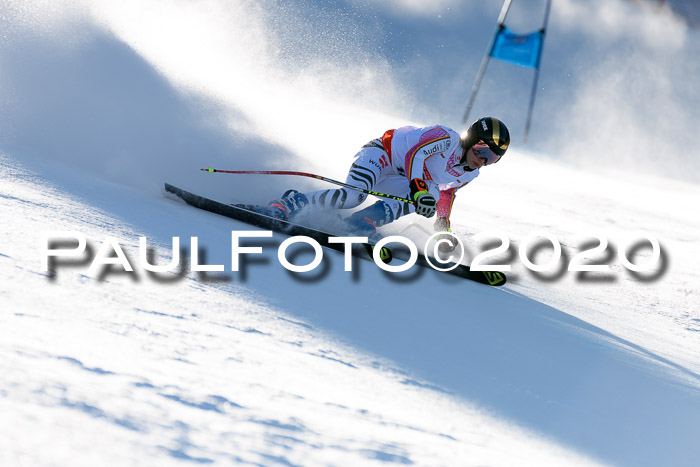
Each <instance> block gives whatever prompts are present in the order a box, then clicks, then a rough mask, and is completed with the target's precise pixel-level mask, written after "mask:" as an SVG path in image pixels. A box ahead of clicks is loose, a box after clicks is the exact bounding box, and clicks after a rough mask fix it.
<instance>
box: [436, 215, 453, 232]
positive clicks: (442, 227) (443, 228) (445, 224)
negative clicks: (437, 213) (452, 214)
mask: <svg viewBox="0 0 700 467" xmlns="http://www.w3.org/2000/svg"><path fill="white" fill-rule="evenodd" d="M433 229H435V231H436V232H452V230H450V219H448V218H447V217H438V218H437V219H435V223H434V224H433Z"/></svg>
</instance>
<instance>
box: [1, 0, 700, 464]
mask: <svg viewBox="0 0 700 467" xmlns="http://www.w3.org/2000/svg"><path fill="white" fill-rule="evenodd" d="M399 3H400V4H401V5H403V6H404V7H406V8H408V5H409V4H410V2H403V3H401V2H399ZM353 5H354V3H353V2H349V3H348V4H343V5H340V6H338V7H337V8H338V10H337V12H334V11H333V10H331V9H330V8H327V7H326V8H320V9H318V10H317V11H316V13H314V14H313V15H310V16H306V17H305V16H304V14H305V13H308V12H309V11H310V10H311V9H312V7H313V4H311V3H303V2H300V3H298V4H296V3H295V4H285V5H281V4H273V3H255V4H254V3H246V2H238V3H235V4H227V3H220V2H216V1H207V2H197V3H188V4H181V3H177V2H172V3H171V2H148V3H144V2H123V3H120V4H119V6H117V4H114V3H112V2H91V3H81V2H75V3H69V4H63V5H61V7H56V6H54V4H53V3H50V2H45V3H44V2H12V3H10V4H8V5H5V6H3V7H2V8H3V9H2V10H0V12H2V13H3V15H4V18H5V19H6V21H5V22H4V25H5V37H7V38H8V40H6V41H4V42H3V45H2V46H0V64H2V67H0V69H1V70H2V71H0V102H2V104H3V111H2V112H0V114H2V115H0V123H1V124H2V139H0V150H1V151H2V159H1V161H0V164H1V168H2V170H0V173H1V175H0V177H1V178H2V183H1V184H0V187H1V188H0V190H1V191H0V200H1V201H0V206H2V217H1V218H2V223H3V229H2V240H1V241H0V271H2V272H1V273H0V274H1V276H0V277H2V284H3V285H2V287H0V304H1V307H2V311H1V312H0V319H1V320H2V326H1V327H0V333H1V334H0V335H1V336H2V337H1V338H0V346H1V347H2V359H0V361H1V362H2V363H1V365H2V367H3V368H2V374H3V375H4V376H3V378H2V379H1V380H0V404H1V405H2V413H3V420H5V421H6V422H5V423H4V424H3V429H2V434H3V436H2V438H1V439H2V441H1V442H0V443H2V444H0V452H2V454H1V455H2V456H3V457H2V458H0V461H2V462H3V464H4V465H37V464H40V465H44V464H47V465H51V464H66V463H71V464H80V465H88V464H96V463H99V464H103V463H110V464H118V465H121V464H134V463H139V464H147V465H151V464H155V463H158V464H162V463H181V462H193V463H209V462H217V463H224V464H225V463H253V464H265V465H270V464H283V465H287V464H303V465H309V464H313V465H315V464H360V463H361V464H369V463H373V462H374V463H386V462H396V463H404V464H409V463H416V464H421V465H423V464H429V465H434V464H435V465H454V464H460V465H461V464H467V465H482V464H493V465H512V464H513V463H518V464H527V465H542V464H545V465H547V464H549V465H562V464H571V465H576V464H588V463H604V464H605V463H612V464H619V465H693V461H694V448H695V445H694V440H695V436H694V434H695V433H697V432H698V429H700V403H699V402H700V391H699V390H700V376H699V374H700V358H699V357H700V342H699V340H698V331H700V316H699V315H698V312H697V310H698V308H699V307H698V305H700V301H699V300H698V297H697V287H696V286H695V284H696V283H697V280H698V276H699V275H700V274H699V273H700V268H698V267H697V265H696V264H697V259H698V257H699V256H700V255H698V246H697V242H696V239H697V231H698V227H699V226H698V221H697V220H696V219H694V218H692V217H690V216H688V213H687V206H688V205H694V204H696V203H697V201H698V198H700V189H698V187H697V185H695V184H693V183H683V182H678V181H672V180H670V179H664V178H661V177H658V176H649V175H641V174H639V173H634V172H632V171H631V170H630V167H629V166H626V165H623V162H624V161H625V160H627V155H624V156H625V157H622V158H621V159H620V162H619V164H618V167H617V169H618V170H619V171H618V172H614V171H605V172H603V171H602V170H598V171H590V170H582V168H581V167H582V165H583V168H584V169H588V168H590V164H591V162H590V161H583V162H582V161H578V165H572V164H571V162H570V161H569V162H561V160H566V158H564V157H563V156H562V157H559V154H557V153H556V152H553V151H548V152H542V151H539V152H532V151H531V152H527V151H526V150H525V148H518V147H517V144H515V145H514V148H513V149H512V150H511V151H510V152H509V157H508V160H507V162H508V163H507V164H506V163H505V161H504V163H503V164H498V165H497V166H494V167H492V168H488V169H486V170H484V174H483V176H482V177H480V179H479V181H478V183H476V184H474V186H472V187H469V195H468V196H467V195H466V194H465V196H464V198H460V199H459V201H458V203H459V204H458V209H457V210H456V212H455V214H454V219H453V222H454V228H455V230H456V232H458V233H459V234H460V235H461V236H462V237H463V238H464V239H465V240H466V241H467V242H469V243H468V244H469V245H470V247H471V248H475V246H474V243H473V242H474V241H473V237H472V235H473V234H476V233H479V232H485V231H493V230H502V231H505V232H507V234H508V236H509V238H511V239H512V241H513V244H514V245H513V248H512V250H511V254H510V256H509V257H508V258H506V260H507V261H508V262H509V263H511V264H512V265H513V269H514V270H513V272H512V273H511V274H510V275H509V278H512V279H511V281H510V283H509V285H508V286H507V287H506V288H504V289H491V288H487V287H483V286H480V285H478V284H471V283H465V282H464V281H461V280H458V279H453V278H448V277H444V276H441V275H439V274H437V273H435V272H433V271H426V270H417V271H414V273H413V274H407V275H402V276H400V277H395V276H392V275H387V274H385V273H382V272H381V271H379V270H378V269H377V268H375V267H374V266H373V265H372V264H370V263H364V262H357V263H356V264H355V265H354V266H355V271H354V272H353V273H348V272H345V271H343V262H342V257H341V256H340V255H337V254H335V253H332V252H325V261H324V263H323V268H322V269H321V270H319V271H315V272H312V273H308V274H302V275H295V274H291V273H288V272H287V271H285V270H284V269H283V268H282V267H281V266H280V265H279V264H278V263H277V260H276V247H277V245H278V244H279V242H280V241H281V240H282V238H280V237H275V238H274V239H273V240H271V241H265V242H262V244H263V245H264V251H265V254H264V255H263V256H262V257H261V258H258V259H255V260H252V261H250V262H249V263H247V265H246V268H245V269H244V272H243V273H230V272H226V273H224V274H207V275H198V274H195V273H191V272H190V273H187V272H185V274H181V275H175V276H172V275H171V276H165V277H162V276H161V277H154V276H152V275H149V274H147V273H146V272H144V271H142V270H137V272H136V273H135V274H124V273H121V274H120V273H116V272H111V273H107V274H106V275H102V276H99V275H97V274H93V273H91V272H89V270H88V266H89V263H87V262H82V263H80V264H76V265H72V266H68V265H67V266H62V267H57V269H56V277H55V278H53V279H52V278H50V277H48V276H47V274H46V273H45V272H44V271H42V270H41V267H40V265H41V262H40V259H41V258H40V253H39V251H38V248H39V245H40V238H41V234H42V232H44V231H46V230H78V231H80V232H83V233H85V234H86V236H87V238H88V240H89V243H90V245H91V249H92V251H93V252H94V251H96V250H97V249H99V247H100V245H101V244H102V241H103V240H104V239H105V237H107V236H114V237H116V238H117V239H119V240H120V242H121V243H122V244H123V245H125V246H126V248H127V254H128V257H129V258H130V259H131V260H132V262H133V263H134V264H135V265H137V263H138V258H139V252H138V248H137V246H138V237H139V236H141V235H145V236H147V237H148V239H149V242H151V241H152V242H154V244H155V245H157V251H158V253H159V260H160V261H162V262H167V261H168V258H169V255H170V253H169V249H170V241H171V237H173V236H180V237H181V238H182V239H185V240H186V239H189V238H190V237H192V236H197V237H198V238H199V246H200V248H201V249H202V251H203V253H204V256H205V258H206V261H207V262H208V263H209V264H223V265H228V264H229V263H230V231H231V230H250V228H249V227H247V226H245V225H242V224H240V223H236V222H232V221H231V220H229V219H224V218H219V217H217V216H214V215H212V214H209V213H205V212H199V211H197V210H194V209H193V208H191V207H188V206H186V205H184V204H182V203H179V202H177V201H174V200H172V199H169V198H167V197H165V196H164V194H163V192H162V182H163V181H168V182H171V183H173V184H176V185H180V186H182V187H183V188H186V189H190V190H192V191H195V192H199V193H202V194H204V195H207V196H210V197H213V198H216V199H220V200H222V201H232V200H234V199H235V200H240V197H241V196H244V195H245V197H246V199H245V201H261V202H262V201H264V200H267V199H269V198H270V197H272V196H275V195H277V194H278V192H279V191H280V190H281V189H282V188H286V186H287V184H295V183H298V182H299V181H298V180H291V179H278V180H275V181H274V182H273V181H272V180H261V179H250V178H246V179H232V178H226V177H225V176H221V177H219V176H209V175H206V174H204V173H202V172H199V171H198V169H199V168H200V167H203V166H207V165H212V166H216V165H218V166H222V167H240V168H251V169H252V168H270V167H276V168H288V167H290V166H291V167H304V168H305V169H306V170H308V171H319V172H321V173H324V174H327V175H329V176H331V177H333V178H343V176H344V175H343V172H344V170H345V169H346V165H347V162H348V159H349V157H350V156H351V155H352V154H353V152H354V150H355V148H357V147H358V146H359V145H361V144H363V143H364V142H366V140H368V139H371V138H373V137H376V133H377V131H381V130H377V129H378V128H379V129H382V128H389V127H392V126H397V125H399V124H403V123H405V122H408V121H415V119H416V118H418V119H420V121H424V120H422V119H424V118H431V117H433V116H435V115H438V116H439V110H440V107H439V105H438V104H435V105H431V104H430V103H431V102H438V103H439V101H440V99H439V98H436V99H437V101H435V100H432V98H431V99H427V100H425V101H420V100H419V102H420V104H418V105H417V107H418V108H412V103H411V102H410V101H408V100H406V98H405V97H403V96H406V95H408V96H410V95H411V94H412V92H413V91H412V86H416V85H417V84H416V83H419V82H420V80H419V78H417V77H406V76H404V74H403V73H402V72H403V71H404V68H403V65H402V61H401V57H402V56H403V57H404V58H405V57H408V56H410V53H411V50H412V49H410V47H409V45H406V46H405V47H406V48H407V49H408V50H407V51H405V52H402V51H401V50H394V49H392V50H393V52H392V53H394V54H396V55H398V57H392V53H389V52H387V51H386V50H384V55H382V53H381V51H382V49H381V48H380V49H378V50H380V52H377V51H376V50H377V49H373V48H372V47H371V46H372V45H373V44H375V42H376V40H377V37H378V36H379V35H380V33H382V32H383V31H385V30H389V31H391V32H392V34H394V35H399V34H398V31H403V27H404V26H403V24H404V23H406V24H408V25H409V26H411V27H408V28H407V29H405V31H406V32H403V33H402V34H401V35H402V37H404V38H405V43H406V44H411V41H412V40H418V39H412V38H413V37H418V38H421V37H423V38H424V36H423V34H421V33H418V32H416V33H415V34H409V33H408V31H417V29H419V28H418V26H420V25H421V24H422V23H421V22H422V21H425V18H426V16H422V15H432V14H433V12H434V10H429V11H427V12H422V11H421V10H420V9H417V10H410V14H409V15H408V16H404V17H401V18H400V17H397V16H395V12H393V11H392V12H387V11H384V10H382V9H381V8H380V7H377V6H372V5H365V6H364V7H363V8H366V9H367V10H366V11H365V13H367V12H377V14H378V15H380V16H374V17H373V16H371V15H367V16H362V15H360V13H357V12H358V11H360V12H363V11H364V10H362V9H359V10H358V9H357V8H356V7H353ZM440 5H442V6H440ZM566 5H567V6H568V7H571V8H574V7H577V6H576V4H575V3H574V2H569V3H567V4H566ZM572 5H573V6H572ZM578 7H580V6H578ZM436 8H444V9H446V8H451V9H452V10H450V11H458V12H459V11H462V10H464V9H465V7H464V6H460V5H458V4H456V3H454V2H443V3H442V4H438V6H437V7H436ZM471 8H472V9H473V8H475V7H474V5H471ZM489 8H491V9H493V8H494V7H493V6H491V7H489ZM270 11H273V12H275V13H279V14H277V15H273V14H270ZM406 11H409V10H406ZM445 11H447V10H445ZM489 11H490V10H484V13H483V15H484V17H486V18H487V19H485V20H484V21H483V25H482V26H481V27H482V28H483V29H486V30H487V31H489V30H490V28H491V26H492V18H491V17H490V16H488V15H489V14H490V13H489ZM568 11H569V10H564V9H562V10H560V13H559V14H560V15H561V16H560V18H561V17H565V16H566V13H567V12H568ZM282 13H283V14H282ZM491 13H493V12H491ZM357 15H360V16H357ZM416 15H417V16H416ZM492 16H493V15H492ZM338 17H340V18H342V19H343V20H346V21H341V22H333V21H332V20H337V18H338ZM446 17H449V15H446ZM556 17H557V16H555V18H556ZM373 18H374V19H373ZM553 20H554V18H553ZM304 21H306V22H304ZM454 21H456V20H454V19H452V20H450V23H451V22H454ZM644 21H651V20H649V19H648V18H646V17H644ZM332 24H336V25H340V26H338V27H336V28H331V27H330V25H332ZM479 24H481V23H479ZM230 25H235V26H236V27H233V28H232V27H230ZM305 25H306V26H308V25H311V26H315V28H304V27H301V26H305ZM319 25H321V26H324V25H325V26H326V27H325V28H320V27H318V26H319ZM359 26H362V27H359ZM382 28H386V29H382ZM433 30H434V29H433ZM444 30H445V34H448V32H449V31H451V30H452V29H451V28H450V24H448V25H446V26H445V27H444ZM155 31H157V33H155ZM575 33H576V31H574V32H572V33H571V35H570V36H569V37H567V39H568V40H569V41H572V40H574V39H575ZM431 37H432V36H431ZM263 38H265V39H263ZM58 39H60V40H58ZM424 39H425V38H424ZM392 40H395V41H396V42H395V43H397V44H399V43H401V40H400V38H399V39H392ZM425 40H426V43H428V40H427V39H425ZM430 40H433V39H430ZM392 43H394V42H392ZM333 44H335V45H333ZM331 45H332V48H331V49H329V48H328V47H330V46H331ZM327 46H328V47H327ZM384 46H385V47H387V43H386V42H385V43H384ZM314 47H316V48H314ZM547 47H549V44H548V46H547ZM679 47H680V46H679ZM680 50H681V52H679V53H681V54H682V53H684V52H683V50H685V49H683V47H681V48H680ZM480 51H481V48H480V49H479V52H478V53H477V55H478V54H480V53H481V52H480ZM560 53H561V54H562V55H566V49H565V48H563V49H562V50H561V51H560ZM402 54H404V55H402ZM438 55H439V54H438ZM438 58H439V57H436V58H435V59H436V60H437V59H438ZM409 61H410V60H409ZM403 64H404V65H405V64H406V63H405V62H403ZM419 75H422V74H421V73H419ZM348 76H352V77H353V79H352V80H350V79H348ZM414 79H415V81H413V80H414ZM441 83H442V84H444V86H445V88H450V87H452V86H453V85H454V84H453V83H452V81H450V80H447V79H445V80H444V81H442V82H441ZM555 84H557V83H555ZM558 85H559V87H560V88H561V89H560V91H559V92H565V90H566V89H565V88H566V87H567V86H566V83H564V82H561V83H558ZM427 92H428V94H427V95H428V96H431V97H435V96H432V95H431V94H430V93H431V92H434V91H427ZM691 101H692V99H691ZM376 102H383V103H384V105H382V106H381V108H379V109H378V108H377V106H376V105H374V103H376ZM426 108H427V109H426ZM684 112H686V114H687V115H691V114H692V112H693V110H692V109H687V110H684ZM458 113H459V112H458ZM392 114H393V116H392ZM435 118H438V117H435ZM443 118H445V119H446V120H447V121H449V120H451V119H454V117H453V116H452V115H451V114H448V115H445V116H443ZM425 122H426V123H428V121H425ZM454 125H455V126H457V124H454ZM338 128H342V132H341V133H338V132H337V131H336V130H337V129H338ZM636 128H637V129H639V127H636ZM515 131H517V124H516V130H515ZM310 142H311V143H310ZM331 150H332V151H331ZM329 152H330V153H332V154H333V159H331V158H330V157H329ZM336 153H337V154H339V156H335V154H336ZM343 154H345V155H346V156H343ZM511 155H512V157H511ZM586 164H589V165H586ZM641 168H642V169H643V167H641ZM523 174H527V176H525V177H524V176H523ZM687 175H688V176H687V177H686V178H687V179H688V180H693V177H695V175H694V174H692V173H690V174H687ZM302 186H303V184H302ZM314 186H318V185H316V184H314ZM413 221H417V220H416V219H413ZM418 222H420V223H421V225H422V226H424V227H430V222H429V221H427V222H426V221H419V220H418ZM535 230H547V231H549V232H551V233H553V234H555V235H556V236H557V237H558V238H559V239H560V240H561V241H562V244H563V245H564V251H565V255H566V257H568V258H571V257H572V256H573V255H574V254H575V253H576V251H577V248H578V247H579V246H580V244H581V241H580V240H578V239H577V238H576V237H577V235H579V234H585V235H590V234H591V233H595V232H603V233H604V234H605V235H606V236H607V237H608V238H609V239H610V241H611V243H612V244H613V246H614V247H615V248H614V249H615V250H616V249H618V247H619V246H621V245H622V244H623V240H624V238H625V237H626V236H630V235H632V236H634V234H635V233H636V232H638V231H640V230H642V231H644V232H646V233H650V234H653V235H654V236H656V237H657V238H658V239H659V240H660V242H661V244H662V246H663V251H664V256H663V258H662V259H663V261H662V263H661V265H660V267H659V270H658V271H657V272H656V273H653V274H652V275H651V277H648V276H642V277H639V276H634V275H632V274H630V273H629V272H627V271H625V270H624V269H623V268H622V267H621V265H620V263H619V261H618V260H617V259H616V257H614V256H613V257H612V258H606V261H607V262H609V264H611V267H612V270H611V272H610V273H608V274H604V275H600V274H596V275H592V276H591V275H589V276H586V277H581V276H578V275H575V274H574V273H566V272H562V273H559V274H555V275H554V276H552V275H546V276H537V275H535V274H533V273H531V272H528V271H527V270H525V268H524V267H523V266H522V264H521V262H520V260H519V259H518V258H517V246H518V244H519V242H520V241H521V240H522V239H523V238H524V237H525V236H526V235H527V234H529V233H531V232H532V231H535ZM392 231H398V232H401V231H403V232H404V233H406V234H407V235H408V234H410V235H415V234H416V233H417V232H418V231H419V229H417V228H415V227H413V226H412V225H410V224H409V222H408V221H404V222H402V223H399V224H397V225H396V226H392ZM183 246H184V251H185V253H188V252H189V250H190V246H189V245H188V244H187V243H185V244H184V245H183ZM512 252H515V253H512ZM185 256H187V254H185ZM648 256H649V249H648V248H641V249H639V250H638V255H637V258H636V259H635V262H639V263H641V262H643V261H644V260H645V259H648ZM306 257H307V256H305V253H303V252H301V253H299V255H298V256H297V260H298V261H299V262H303V261H304V260H305V258H306ZM537 258H538V262H539V261H545V260H546V255H540V256H538V257H537ZM137 269H138V268H137ZM227 269H228V266H227Z"/></svg>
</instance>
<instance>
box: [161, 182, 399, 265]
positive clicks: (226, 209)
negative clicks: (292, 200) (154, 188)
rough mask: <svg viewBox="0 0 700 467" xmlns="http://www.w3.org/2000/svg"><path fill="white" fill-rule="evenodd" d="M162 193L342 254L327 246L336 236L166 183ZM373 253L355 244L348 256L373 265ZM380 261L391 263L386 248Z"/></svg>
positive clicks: (333, 245) (368, 247)
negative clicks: (310, 239) (350, 255)
mask: <svg viewBox="0 0 700 467" xmlns="http://www.w3.org/2000/svg"><path fill="white" fill-rule="evenodd" d="M165 191H166V192H168V193H172V194H173V195H175V196H177V197H178V198H180V199H182V200H183V201H184V202H185V203H187V204H189V205H190V206H193V207H195V208H199V209H203V210H205V211H209V212H212V213H214V214H219V215H221V216H225V217H229V218H231V219H235V220H238V221H241V222H245V223H246V224H250V225H252V226H254V227H259V228H261V229H265V230H272V231H273V232H277V233H281V234H285V235H289V236H290V237H293V236H297V235H299V236H305V237H310V238H313V239H314V240H316V241H317V242H318V243H319V244H320V245H321V246H324V247H326V248H329V249H331V250H335V251H339V252H341V253H342V252H344V251H345V246H344V245H343V244H340V243H330V242H329V241H328V239H329V238H330V237H337V235H334V234H331V233H328V232H323V231H321V230H317V229H311V228H309V227H305V226H303V225H299V224H294V223H291V222H288V221H286V220H284V219H278V218H276V217H271V216H266V215H265V214H261V213H259V212H255V211H253V210H252V209H249V208H248V207H247V206H245V205H234V204H224V203H220V202H218V201H214V200H212V199H209V198H205V197H203V196H200V195H195V194H194V193H190V192H189V191H186V190H183V189H181V188H178V187H176V186H173V185H170V184H169V183H166V184H165ZM373 249H374V245H372V244H371V243H355V244H353V245H352V249H351V252H352V255H353V256H356V257H358V258H361V259H364V260H367V261H372V262H374V258H373ZM380 258H381V259H382V261H384V263H386V264H389V263H390V262H391V260H392V254H391V249H389V248H386V247H384V248H382V251H381V252H380Z"/></svg>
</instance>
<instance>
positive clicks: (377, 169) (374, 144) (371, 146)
mask: <svg viewBox="0 0 700 467" xmlns="http://www.w3.org/2000/svg"><path fill="white" fill-rule="evenodd" d="M382 157H384V158H385V159H386V152H384V148H383V147H382V145H381V141H380V140H373V141H370V142H369V143H367V144H366V145H365V146H363V147H362V149H361V150H360V151H359V152H358V153H357V154H356V155H355V160H354V161H353V163H352V165H351V167H350V170H349V171H348V176H347V178H346V180H345V183H347V184H348V185H353V186H356V187H358V188H362V189H365V190H371V189H373V187H374V186H375V185H377V184H378V183H380V182H381V181H382V180H383V179H384V177H385V176H386V173H387V172H388V171H390V170H391V168H390V167H389V166H388V165H386V167H384V166H383V164H381V162H380V159H381V158H382ZM365 199H367V194H365V193H362V192H360V191H356V190H353V189H351V188H345V187H343V188H339V189H327V190H318V191H312V192H309V193H300V192H298V191H297V190H287V191H286V192H285V193H284V195H282V197H281V198H280V199H277V200H274V201H272V202H270V204H269V205H268V206H266V207H260V208H257V210H258V211H259V212H264V213H265V214H267V215H271V216H274V217H280V218H283V219H292V218H293V217H295V216H296V215H298V214H299V213H300V212H301V211H302V210H303V209H304V208H306V207H307V206H312V207H313V208H320V209H351V208H354V207H356V206H359V205H360V204H361V203H362V202H363V201H364V200H365Z"/></svg>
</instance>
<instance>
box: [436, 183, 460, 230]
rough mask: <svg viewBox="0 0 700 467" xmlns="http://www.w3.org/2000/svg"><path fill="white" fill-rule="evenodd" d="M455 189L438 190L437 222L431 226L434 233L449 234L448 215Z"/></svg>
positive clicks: (453, 199)
mask: <svg viewBox="0 0 700 467" xmlns="http://www.w3.org/2000/svg"><path fill="white" fill-rule="evenodd" d="M456 191H457V188H450V189H448V190H440V199H439V200H438V203H437V220H436V221H435V224H433V228H434V229H435V231H436V232H445V231H447V232H450V231H451V230H450V213H451V212H452V205H453V204H454V201H455V192H456Z"/></svg>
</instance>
